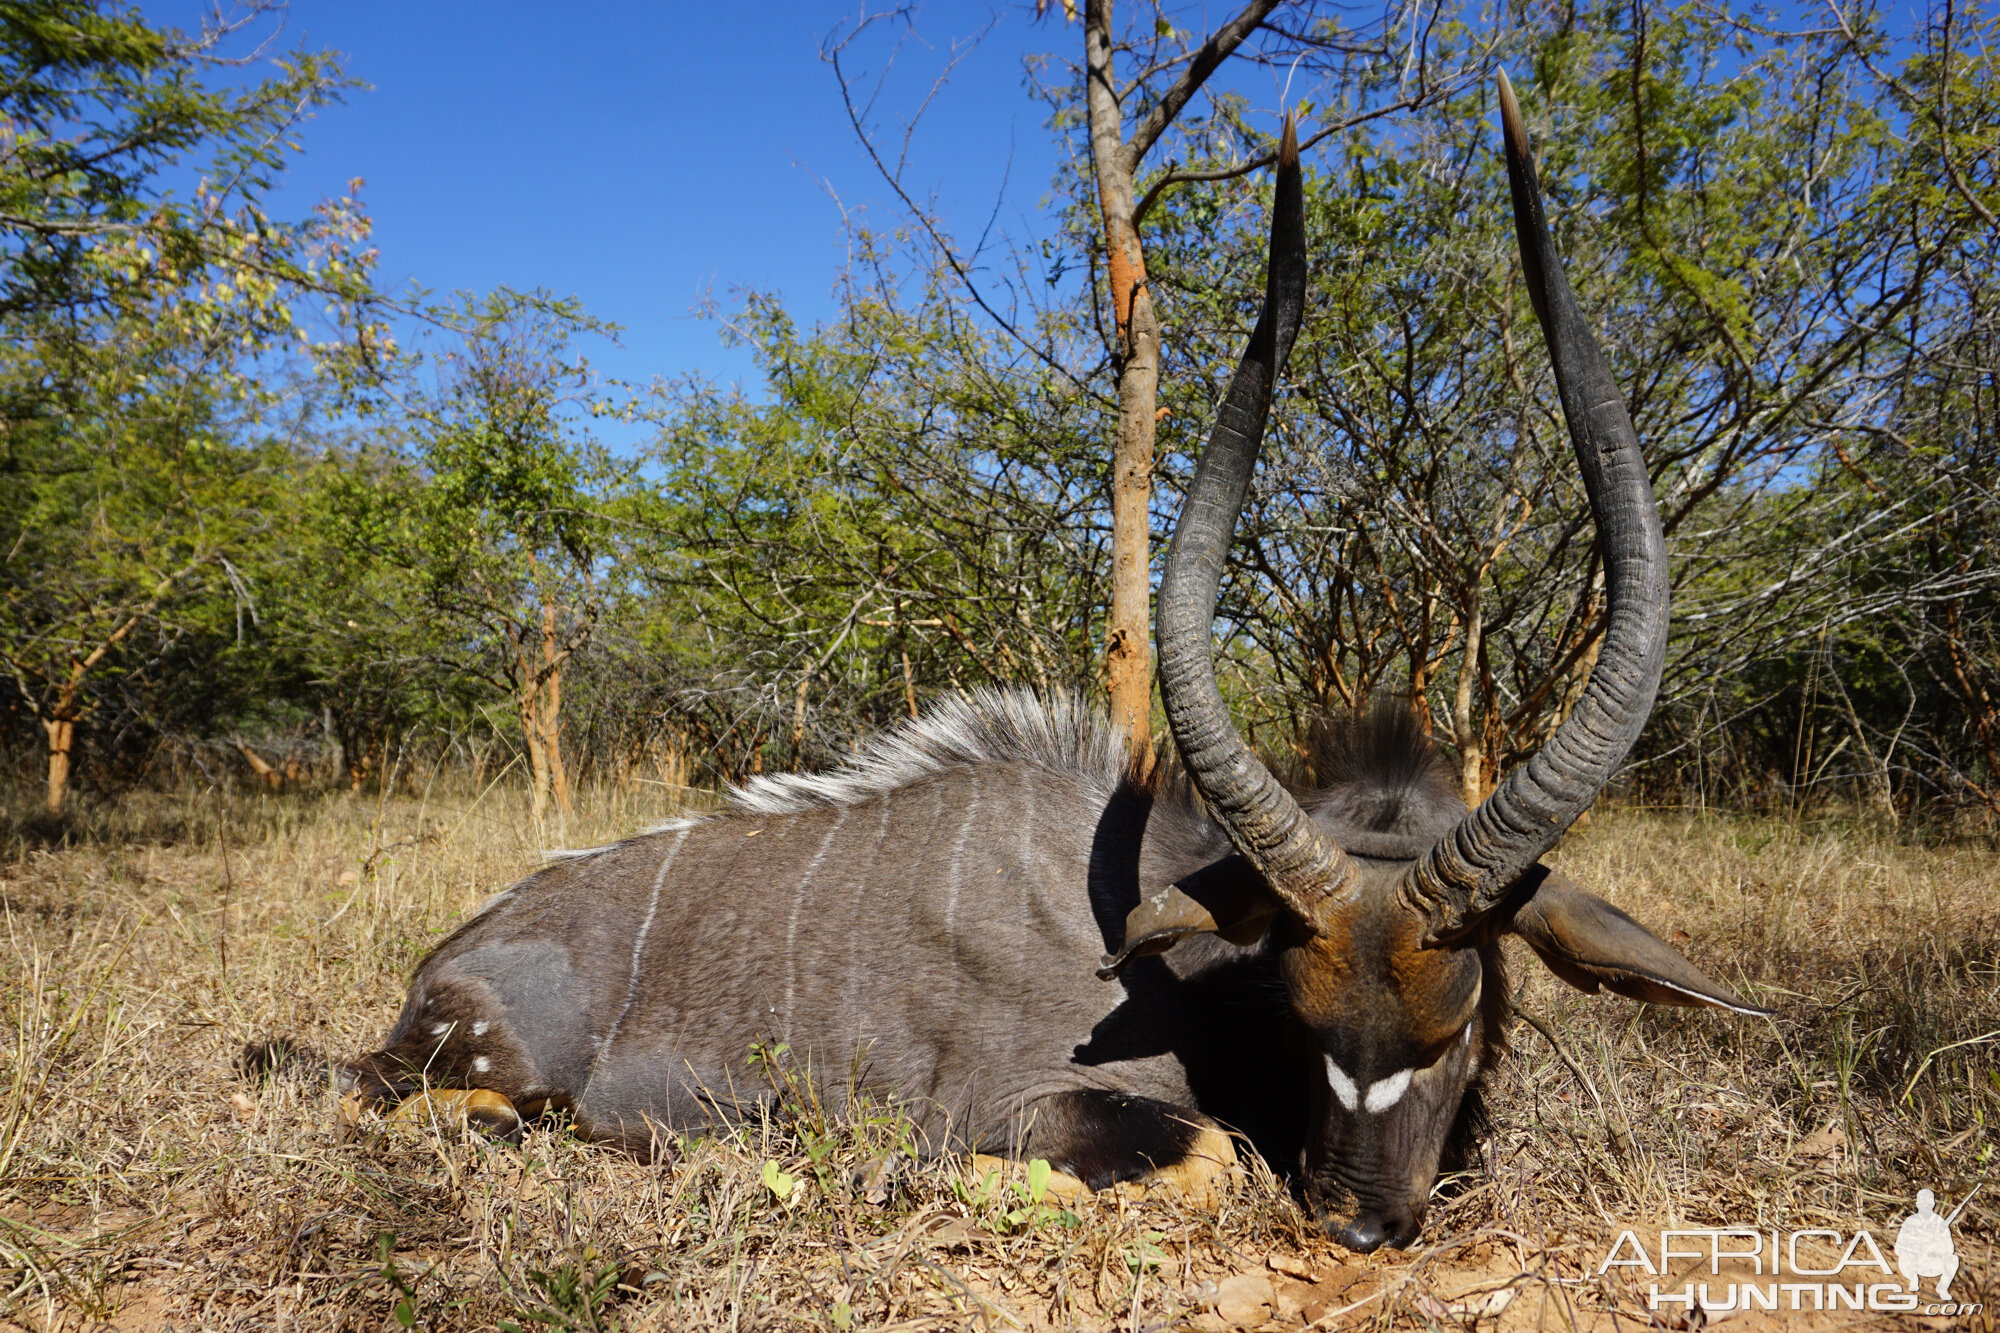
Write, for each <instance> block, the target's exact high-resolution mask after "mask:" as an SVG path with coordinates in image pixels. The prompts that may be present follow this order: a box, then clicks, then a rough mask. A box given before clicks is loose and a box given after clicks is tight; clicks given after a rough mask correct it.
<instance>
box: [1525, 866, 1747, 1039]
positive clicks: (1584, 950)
mask: <svg viewBox="0 0 2000 1333" xmlns="http://www.w3.org/2000/svg"><path fill="white" fill-rule="evenodd" d="M1536 869H1538V870H1545V873H1546V878H1544V879H1543V880H1542V882H1541V885H1540V886H1539V887H1538V888H1536V889H1535V891H1534V893H1533V896H1531V897H1529V898H1528V900H1527V901H1526V902H1524V903H1522V904H1521V906H1520V908H1519V909H1517V910H1516V911H1515V913H1514V920H1513V924H1512V925H1511V927H1510V929H1511V930H1512V931H1513V932H1514V933H1515V934H1516V935H1518V936H1520V937H1521V938H1522V939H1523V940H1526V941H1527V943H1528V947H1529V948H1531V949H1533V950H1534V951H1535V952H1536V953H1537V954H1539V955H1541V959H1542V961H1543V962H1544V963H1547V964H1548V966H1549V971H1551V972H1553V973H1555V974H1556V975H1557V976H1559V977H1561V978H1562V979H1563V980H1564V981H1567V982H1568V983H1569V984H1570V985H1572V986H1574V987H1576V988H1577V989H1578V990H1580V991H1582V992H1584V993H1585V994H1587V995H1595V994H1596V993H1597V988H1598V987H1599V986H1603V987H1604V988H1605V989H1607V990H1610V991H1613V992H1615V993H1617V994H1619V995H1623V996H1626V997H1628V998H1629V999H1634V1000H1644V1001H1646V1002H1647V1003H1648V1004H1686V1005H1703V1004H1705V1005H1709V1006H1711V1007H1713V1008H1716V1009H1727V1010H1729V1011H1730V1012H1731V1013H1738V1014H1752V1015H1757V1016H1760V1017H1761V1016H1768V1015H1769V1014H1770V1012H1771V1011H1770V1010H1768V1009H1759V1008H1758V1007H1757V1006H1756V1005H1754V1004H1745V1003H1744V1002H1743V1001H1742V1000H1739V999H1737V998H1736V996H1735V994H1734V993H1733V992H1731V991H1730V989H1729V988H1728V987H1727V986H1723V985H1719V984H1717V983H1716V982H1714V981H1711V980H1710V979H1709V978H1708V977H1706V976H1704V975H1703V974H1702V971H1701V969H1700V968H1698V967H1696V966H1695V965H1694V964H1693V963H1690V962H1689V961H1688V960H1687V959H1685V958H1683V957H1681V956H1680V954H1679V953H1678V952H1676V951H1675V950H1674V949H1673V947H1672V946H1670V945H1669V944H1668V943H1667V942H1666V941H1665V940H1662V939H1661V938H1660V937H1659V936H1657V935H1655V934H1654V933H1653V932H1652V931H1650V930H1647V929H1646V928H1645V927H1644V926H1642V925H1640V924H1639V923H1638V922H1637V921H1634V920H1633V919H1632V918H1631V917H1629V916H1626V915H1625V914H1624V913H1623V912H1621V911H1619V910H1618V909H1617V908H1615V907H1613V906H1612V905H1611V904H1610V903H1607V902H1605V901H1604V899H1602V898H1600V897H1598V896H1597V895H1596V894H1594V893H1586V892H1584V891H1583V890H1582V889H1580V888H1578V887H1577V886H1576V885H1575V884H1574V883H1573V882H1571V881H1570V880H1569V879H1568V878H1567V877H1565V876H1563V875H1560V874H1557V873H1556V872H1555V871H1553V870H1546V869H1545V868H1544V867H1536Z"/></svg>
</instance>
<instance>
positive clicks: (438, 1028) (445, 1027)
mask: <svg viewBox="0 0 2000 1333" xmlns="http://www.w3.org/2000/svg"><path fill="white" fill-rule="evenodd" d="M450 1031H451V1024H449V1023H433V1024H431V1035H432V1036H433V1037H442V1036H444V1035H445V1034H446V1033H447V1032H450Z"/></svg>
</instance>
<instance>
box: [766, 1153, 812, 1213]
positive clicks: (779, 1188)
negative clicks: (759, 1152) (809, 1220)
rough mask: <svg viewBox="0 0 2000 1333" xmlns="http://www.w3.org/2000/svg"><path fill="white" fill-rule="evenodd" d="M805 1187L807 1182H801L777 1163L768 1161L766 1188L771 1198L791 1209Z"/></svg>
mask: <svg viewBox="0 0 2000 1333" xmlns="http://www.w3.org/2000/svg"><path fill="white" fill-rule="evenodd" d="M804 1187H805V1182H804V1181H803V1180H800V1179H799V1178H798V1177H797V1176H795V1175H793V1174H792V1173H791V1172H789V1171H787V1170H785V1169H784V1168H783V1167H781V1166H779V1165H778V1164H777V1163H776V1162H772V1161H767V1162H765V1163H764V1188H765V1189H767V1190H769V1191H771V1197H772V1198H774V1199H776V1200H777V1201H778V1202H779V1203H781V1204H784V1205H785V1206H787V1207H790V1206H791V1204H792V1202H793V1200H794V1199H796V1198H797V1197H798V1193H799V1191H800V1190H801V1189H803V1188H804Z"/></svg>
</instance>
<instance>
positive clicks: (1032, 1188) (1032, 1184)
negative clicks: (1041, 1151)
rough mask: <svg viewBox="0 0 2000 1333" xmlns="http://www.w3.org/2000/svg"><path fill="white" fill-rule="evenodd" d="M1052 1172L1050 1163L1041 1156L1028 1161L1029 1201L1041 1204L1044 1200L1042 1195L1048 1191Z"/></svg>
mask: <svg viewBox="0 0 2000 1333" xmlns="http://www.w3.org/2000/svg"><path fill="white" fill-rule="evenodd" d="M1051 1174H1052V1170H1051V1168H1050V1166H1049V1164H1048V1163H1047V1162H1045V1161H1043V1160H1042V1159H1041V1158H1039V1157H1037V1158H1035V1159H1034V1160H1032V1161H1030V1162H1029V1163H1028V1202H1030V1203H1036V1204H1039V1203H1040V1202H1041V1201H1042V1196H1043V1195H1044V1194H1046V1193H1047V1192H1048V1188H1049V1176H1050V1175H1051Z"/></svg>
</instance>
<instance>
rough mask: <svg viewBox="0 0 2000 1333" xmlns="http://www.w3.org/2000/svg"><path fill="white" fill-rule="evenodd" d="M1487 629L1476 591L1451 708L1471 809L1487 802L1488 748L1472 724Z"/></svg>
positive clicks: (1461, 782) (1462, 791)
mask: <svg viewBox="0 0 2000 1333" xmlns="http://www.w3.org/2000/svg"><path fill="white" fill-rule="evenodd" d="M1484 629H1485V621H1484V610H1483V608H1482V607H1481V606H1480V604H1479V592H1478V590H1477V589H1476V588H1475V589H1474V590H1473V594H1472V610H1471V612H1470V614H1468V615H1467V616H1466V621H1465V656H1464V658H1462V659H1461V660H1460V661H1459V664H1458V693H1457V695H1456V697H1455V698H1453V700H1452V706H1451V730H1452V737H1451V739H1452V743H1453V744H1455V745H1457V746H1458V794H1459V795H1460V796H1461V797H1463V798H1464V799H1465V803H1466V805H1468V806H1477V805H1478V804H1479V803H1480V802H1481V801H1483V800H1485V799H1486V746H1485V745H1484V744H1482V743H1481V740H1480V735H1479V731H1478V729H1477V728H1476V727H1474V726H1473V724H1472V693H1473V686H1474V685H1475V684H1476V683H1477V681H1478V679H1479V653H1480V649H1481V647H1482V645H1481V643H1480V636H1481V634H1482V633H1483V632H1484Z"/></svg>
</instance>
